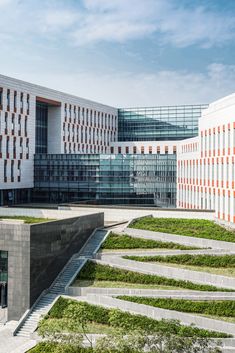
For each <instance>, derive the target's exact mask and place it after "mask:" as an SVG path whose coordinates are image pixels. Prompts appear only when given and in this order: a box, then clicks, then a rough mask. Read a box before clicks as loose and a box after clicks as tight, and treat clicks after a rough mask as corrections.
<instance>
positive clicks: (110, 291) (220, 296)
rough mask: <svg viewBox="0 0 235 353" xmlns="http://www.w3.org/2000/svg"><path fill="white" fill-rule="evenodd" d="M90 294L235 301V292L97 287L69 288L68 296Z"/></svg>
mask: <svg viewBox="0 0 235 353" xmlns="http://www.w3.org/2000/svg"><path fill="white" fill-rule="evenodd" d="M88 294H96V295H102V296H103V295H105V296H111V297H117V296H119V295H129V296H139V297H152V298H174V299H188V300H195V301H196V300H198V301H199V300H210V301H211V300H235V292H234V293H233V292H230V293H229V292H199V291H187V290H185V291H183V290H181V291H177V290H158V289H135V288H98V287H97V288H96V287H69V288H68V295H71V296H86V295H88Z"/></svg>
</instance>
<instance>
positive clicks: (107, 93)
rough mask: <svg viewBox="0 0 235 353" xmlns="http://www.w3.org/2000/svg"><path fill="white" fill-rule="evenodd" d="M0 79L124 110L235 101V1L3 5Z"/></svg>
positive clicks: (78, 0) (13, 1) (19, 0)
mask: <svg viewBox="0 0 235 353" xmlns="http://www.w3.org/2000/svg"><path fill="white" fill-rule="evenodd" d="M0 43H1V51H0V67H1V70H0V72H1V73H2V74H5V75H9V76H13V77H16V78H19V79H23V80H28V81H31V82H35V83H38V84H41V85H44V86H48V87H51V88H55V89H59V90H63V91H66V92H69V93H73V94H76V95H79V96H82V97H85V98H90V99H93V100H97V101H100V102H103V103H107V104H110V105H114V106H117V107H122V106H123V107H124V106H145V105H148V106H154V105H161V104H162V105H165V104H166V105H170V104H191V103H207V102H209V103H210V102H212V101H213V100H215V99H218V98H221V97H223V96H225V95H227V94H230V93H233V92H235V61H234V58H235V1H233V0H205V1H204V0H194V1H192V0H63V1H62V0H41V1H38V0H0Z"/></svg>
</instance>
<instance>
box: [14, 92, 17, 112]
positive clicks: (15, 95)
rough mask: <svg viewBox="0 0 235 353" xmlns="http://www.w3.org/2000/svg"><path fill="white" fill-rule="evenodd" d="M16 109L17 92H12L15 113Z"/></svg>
mask: <svg viewBox="0 0 235 353" xmlns="http://www.w3.org/2000/svg"><path fill="white" fill-rule="evenodd" d="M16 109H17V92H16V91H15V92H14V112H16Z"/></svg>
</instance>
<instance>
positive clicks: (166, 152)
mask: <svg viewBox="0 0 235 353" xmlns="http://www.w3.org/2000/svg"><path fill="white" fill-rule="evenodd" d="M165 154H168V146H165Z"/></svg>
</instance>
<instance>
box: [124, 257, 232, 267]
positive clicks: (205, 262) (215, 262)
mask: <svg viewBox="0 0 235 353" xmlns="http://www.w3.org/2000/svg"><path fill="white" fill-rule="evenodd" d="M123 258H125V259H129V260H135V261H141V262H164V263H167V262H169V263H173V264H181V265H192V266H207V267H215V268H221V267H222V268H231V267H235V255H207V254H199V255H191V254H182V255H166V256H162V255H154V256H136V255H135V256H134V255H125V256H123Z"/></svg>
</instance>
